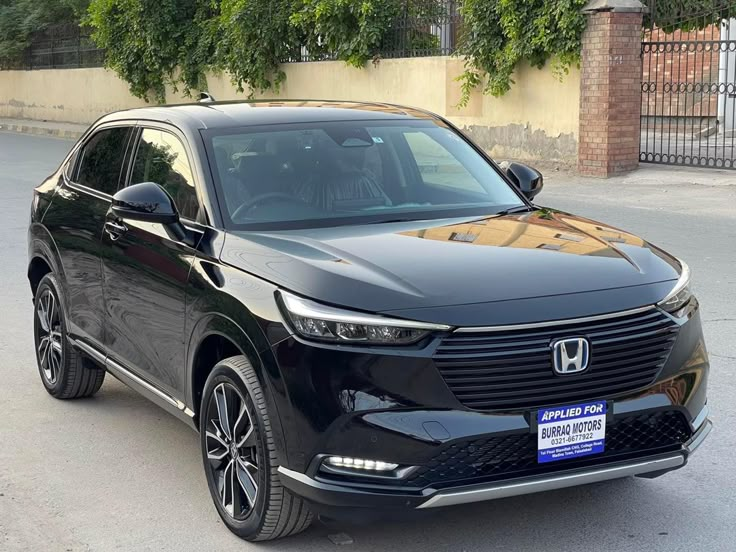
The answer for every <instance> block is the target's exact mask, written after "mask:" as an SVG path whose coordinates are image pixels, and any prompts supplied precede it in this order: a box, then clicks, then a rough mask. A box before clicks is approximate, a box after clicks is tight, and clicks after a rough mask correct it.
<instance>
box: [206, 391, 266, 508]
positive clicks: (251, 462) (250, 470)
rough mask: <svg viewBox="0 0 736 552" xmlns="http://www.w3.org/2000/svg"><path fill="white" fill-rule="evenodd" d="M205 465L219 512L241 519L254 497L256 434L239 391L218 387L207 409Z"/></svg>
mask: <svg viewBox="0 0 736 552" xmlns="http://www.w3.org/2000/svg"><path fill="white" fill-rule="evenodd" d="M205 447H206V449H207V462H208V464H209V469H210V470H211V472H212V476H213V480H214V484H215V489H216V492H217V493H218V497H217V498H218V499H219V501H220V504H221V505H222V507H223V509H224V510H225V511H226V512H227V513H228V514H229V515H230V516H231V517H232V518H234V519H236V520H242V519H245V518H246V517H247V516H248V515H249V514H250V512H251V511H252V510H253V508H254V507H255V504H256V498H257V497H258V451H257V440H256V432H255V428H254V426H253V421H252V420H251V417H250V413H249V412H248V408H247V407H246V404H245V400H244V399H243V396H242V395H241V393H240V391H239V390H238V389H237V388H236V387H235V386H234V385H231V384H229V383H220V384H218V385H217V386H216V387H215V389H214V391H213V392H212V395H211V396H210V399H209V404H208V405H207V427H206V433H205Z"/></svg>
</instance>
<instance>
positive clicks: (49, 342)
mask: <svg viewBox="0 0 736 552" xmlns="http://www.w3.org/2000/svg"><path fill="white" fill-rule="evenodd" d="M36 316H37V317H38V341H37V342H38V346H37V348H38V362H39V364H40V366H41V371H42V372H43V376H44V378H46V381H47V382H48V383H49V384H51V385H54V384H55V383H56V382H57V380H58V379H59V372H60V371H61V365H62V361H63V358H64V357H63V340H62V335H61V314H60V312H59V305H58V304H57V301H56V296H55V295H54V294H53V293H52V292H51V290H50V289H48V288H47V289H45V290H44V291H43V292H42V293H41V296H40V297H39V298H38V301H37V304H36Z"/></svg>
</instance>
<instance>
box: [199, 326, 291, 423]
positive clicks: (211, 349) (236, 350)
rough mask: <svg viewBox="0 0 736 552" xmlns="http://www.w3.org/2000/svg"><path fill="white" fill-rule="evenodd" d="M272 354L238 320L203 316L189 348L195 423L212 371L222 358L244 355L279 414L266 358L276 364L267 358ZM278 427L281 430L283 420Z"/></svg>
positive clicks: (269, 404)
mask: <svg viewBox="0 0 736 552" xmlns="http://www.w3.org/2000/svg"><path fill="white" fill-rule="evenodd" d="M270 354H271V353H270V350H267V351H265V352H263V353H262V352H260V351H259V348H258V347H257V346H256V345H255V343H254V340H253V339H251V337H250V336H249V335H248V333H247V332H246V331H245V330H244V329H243V327H242V326H241V325H240V324H238V322H236V321H235V320H233V319H231V318H229V317H227V316H225V315H223V314H220V313H209V314H206V315H204V316H203V317H202V318H200V319H199V321H198V322H197V324H196V325H195V326H194V328H193V331H192V332H191V334H190V339H189V346H188V349H187V382H188V384H187V387H188V392H187V402H189V404H190V406H191V409H192V411H193V412H194V420H195V423H196V422H197V421H198V418H199V410H200V404H201V400H202V390H203V389H204V384H205V382H206V381H207V377H208V376H209V374H210V372H211V371H212V369H213V368H214V367H215V365H216V364H217V363H218V362H220V361H221V360H224V359H226V358H229V357H231V356H236V355H243V356H245V357H246V358H247V359H248V360H249V361H250V362H251V364H252V365H253V368H254V370H255V372H256V374H257V376H258V380H259V383H260V384H261V387H262V388H263V389H264V391H265V392H266V397H267V401H268V406H269V408H270V409H272V411H273V412H274V414H276V416H278V407H277V405H276V401H274V400H273V397H272V396H271V394H272V385H271V377H270V374H269V373H268V372H269V370H268V368H267V367H266V366H265V365H264V360H265V361H266V363H267V364H269V365H272V363H270V362H269V361H268V359H265V358H264V356H267V355H270ZM278 427H279V430H278V431H279V433H280V423H279V424H278Z"/></svg>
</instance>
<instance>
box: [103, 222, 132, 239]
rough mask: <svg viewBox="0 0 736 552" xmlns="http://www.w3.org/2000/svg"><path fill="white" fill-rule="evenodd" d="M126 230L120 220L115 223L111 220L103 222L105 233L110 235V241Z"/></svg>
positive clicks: (119, 236)
mask: <svg viewBox="0 0 736 552" xmlns="http://www.w3.org/2000/svg"><path fill="white" fill-rule="evenodd" d="M127 231H128V227H127V226H125V224H123V223H122V222H121V223H117V222H114V221H112V220H108V221H107V222H105V232H107V235H108V236H110V239H111V240H112V241H116V240H119V239H120V238H121V237H122V236H123V234H125V233H126V232H127Z"/></svg>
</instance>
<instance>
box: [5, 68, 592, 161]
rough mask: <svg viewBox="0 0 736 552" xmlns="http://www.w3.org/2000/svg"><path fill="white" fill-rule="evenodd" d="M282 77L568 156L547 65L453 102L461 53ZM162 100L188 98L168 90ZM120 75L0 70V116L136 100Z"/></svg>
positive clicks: (512, 145)
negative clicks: (463, 102) (425, 112)
mask: <svg viewBox="0 0 736 552" xmlns="http://www.w3.org/2000/svg"><path fill="white" fill-rule="evenodd" d="M284 69H285V71H286V75H287V78H286V82H285V83H284V85H283V86H282V89H281V91H280V93H279V94H275V93H269V94H265V95H263V96H264V97H270V98H275V99H276V98H278V99H293V98H300V99H313V98H318V99H326V98H334V99H341V100H362V101H368V100H372V101H382V102H391V103H399V104H406V105H410V106H416V107H421V108H425V109H429V110H430V111H434V112H436V113H439V114H440V115H443V116H446V117H448V118H449V119H450V120H452V121H453V122H454V123H456V124H457V125H459V126H460V127H461V128H463V129H464V130H465V131H466V132H467V133H468V134H469V135H471V136H472V137H473V138H474V139H475V140H476V141H477V142H478V143H480V144H481V145H482V146H483V147H485V148H486V149H488V150H489V151H490V152H491V154H492V155H493V156H494V157H496V158H499V159H500V158H504V157H513V158H517V159H524V158H527V159H555V160H562V161H567V162H574V161H575V159H576V155H577V141H578V126H579V125H578V113H579V98H580V74H579V72H578V71H577V70H572V71H571V72H570V74H569V75H567V76H566V77H565V78H564V79H563V81H562V82H560V81H559V80H558V79H556V78H555V76H554V75H553V74H552V71H551V69H550V68H545V69H543V70H538V69H534V68H531V67H526V66H525V67H521V68H520V69H519V70H518V71H517V74H516V75H515V77H514V80H515V81H516V84H515V85H514V86H513V88H512V89H511V91H510V92H509V93H507V94H506V95H505V96H504V97H503V98H492V97H489V96H483V95H482V94H481V93H480V91H476V92H474V93H473V96H472V97H471V100H470V102H469V103H468V105H467V106H466V107H464V108H458V107H456V106H457V102H458V100H459V98H460V85H459V83H458V82H456V81H455V78H456V77H457V76H458V75H460V74H461V73H462V70H463V65H462V60H459V59H456V58H451V57H428V58H413V59H389V60H383V61H381V62H380V63H379V64H378V65H377V66H373V65H372V64H369V65H368V66H367V67H365V68H363V69H355V68H351V67H348V66H346V65H345V64H344V63H342V62H314V63H296V64H287V65H285V66H284ZM208 87H209V91H210V92H211V93H212V95H213V96H214V97H215V98H217V99H222V100H225V99H235V98H243V97H244V96H245V95H244V94H238V93H237V91H236V90H235V88H234V87H233V86H232V84H231V83H230V80H229V78H228V77H227V76H224V75H219V76H218V75H211V76H210V77H209V78H208ZM167 99H168V101H169V102H170V103H178V102H183V101H191V99H187V98H184V97H182V96H181V95H180V94H175V93H173V92H172V93H170V94H169V96H168V98H167ZM143 105H146V104H145V102H143V101H142V100H139V99H137V98H134V97H132V96H131V95H130V94H129V92H128V87H127V84H126V83H124V82H122V81H121V80H120V79H118V78H117V76H116V75H115V74H114V73H111V72H109V71H107V70H105V69H58V70H42V71H0V117H6V118H8V117H10V118H24V119H40V120H49V121H67V122H84V123H90V122H92V121H94V120H95V119H96V118H97V117H99V116H100V115H102V114H104V113H107V112H109V111H114V110H117V109H125V108H129V107H136V106H143Z"/></svg>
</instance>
